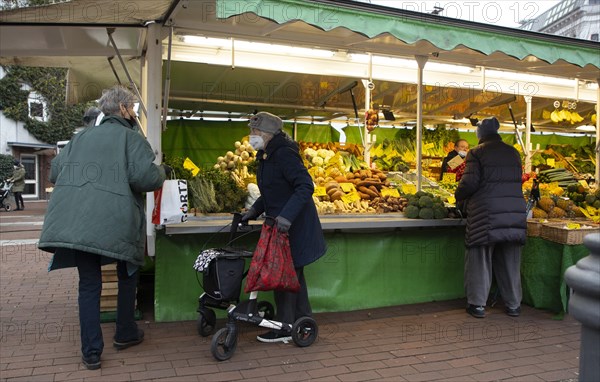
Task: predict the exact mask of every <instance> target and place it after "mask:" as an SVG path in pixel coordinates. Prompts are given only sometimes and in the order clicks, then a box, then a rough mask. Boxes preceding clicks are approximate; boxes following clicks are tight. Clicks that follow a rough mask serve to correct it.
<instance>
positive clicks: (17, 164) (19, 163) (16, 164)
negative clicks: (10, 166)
mask: <svg viewBox="0 0 600 382" xmlns="http://www.w3.org/2000/svg"><path fill="white" fill-rule="evenodd" d="M13 163H14V164H15V166H20V165H21V162H19V161H18V160H16V159H15V160H14V162H13Z"/></svg>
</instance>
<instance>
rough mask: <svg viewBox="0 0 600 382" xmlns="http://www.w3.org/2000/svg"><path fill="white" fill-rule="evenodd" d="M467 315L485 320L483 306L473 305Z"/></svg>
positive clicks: (468, 309)
mask: <svg viewBox="0 0 600 382" xmlns="http://www.w3.org/2000/svg"><path fill="white" fill-rule="evenodd" d="M467 313H469V314H470V315H471V316H473V317H475V318H484V317H485V308H484V307H483V306H480V305H479V306H478V305H471V304H469V307H468V308H467Z"/></svg>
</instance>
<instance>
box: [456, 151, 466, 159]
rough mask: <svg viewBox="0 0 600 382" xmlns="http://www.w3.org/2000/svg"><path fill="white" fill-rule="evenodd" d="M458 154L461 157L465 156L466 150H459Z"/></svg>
mask: <svg viewBox="0 0 600 382" xmlns="http://www.w3.org/2000/svg"><path fill="white" fill-rule="evenodd" d="M458 155H460V157H461V158H464V157H466V156H467V152H466V151H459V152H458Z"/></svg>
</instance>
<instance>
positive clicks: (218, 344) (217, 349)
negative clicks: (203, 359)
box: [210, 327, 237, 361]
mask: <svg viewBox="0 0 600 382" xmlns="http://www.w3.org/2000/svg"><path fill="white" fill-rule="evenodd" d="M236 347H237V333H231V331H230V330H229V328H227V327H225V328H221V329H219V330H218V331H217V333H215V335H214V336H213V338H212V341H211V342H210V351H211V353H212V355H213V357H215V359H216V360H218V361H226V360H228V359H229V358H231V357H232V356H233V353H234V352H235V348H236Z"/></svg>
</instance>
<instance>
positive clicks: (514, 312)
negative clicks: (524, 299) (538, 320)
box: [505, 306, 521, 317]
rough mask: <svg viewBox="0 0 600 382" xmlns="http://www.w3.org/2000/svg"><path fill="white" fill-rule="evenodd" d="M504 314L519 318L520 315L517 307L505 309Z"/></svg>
mask: <svg viewBox="0 0 600 382" xmlns="http://www.w3.org/2000/svg"><path fill="white" fill-rule="evenodd" d="M505 312H506V314H508V315H509V316H511V317H519V316H520V315H521V307H520V306H517V307H516V308H514V309H512V308H508V307H507V308H506V309H505Z"/></svg>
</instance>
